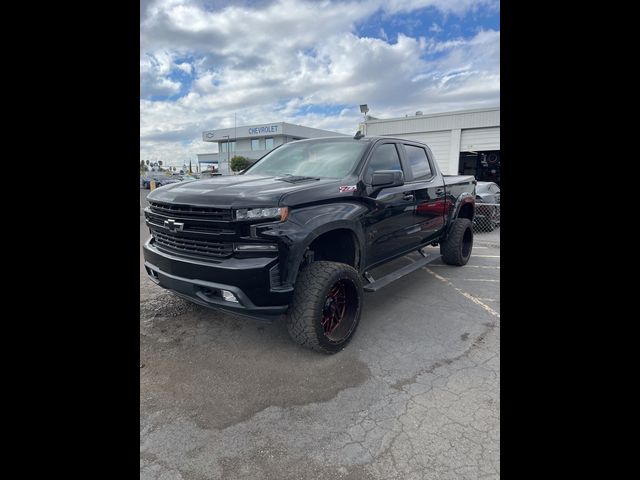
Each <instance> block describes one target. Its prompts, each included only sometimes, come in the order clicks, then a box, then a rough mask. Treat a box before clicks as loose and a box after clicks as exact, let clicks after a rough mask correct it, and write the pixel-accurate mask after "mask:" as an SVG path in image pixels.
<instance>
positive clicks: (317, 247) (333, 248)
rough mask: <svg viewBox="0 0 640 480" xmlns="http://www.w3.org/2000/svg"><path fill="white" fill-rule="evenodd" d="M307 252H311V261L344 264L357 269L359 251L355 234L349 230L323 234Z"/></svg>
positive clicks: (312, 243)
mask: <svg viewBox="0 0 640 480" xmlns="http://www.w3.org/2000/svg"><path fill="white" fill-rule="evenodd" d="M309 250H311V251H312V252H313V260H314V261H316V260H327V261H330V262H338V263H346V264H347V265H351V266H352V267H354V268H356V269H357V268H358V263H359V262H360V251H359V248H358V242H357V239H356V236H355V234H354V233H353V232H352V231H351V230H347V229H338V230H331V231H330V232H326V233H323V234H322V235H320V236H319V237H318V238H316V239H315V240H314V241H313V242H311V245H309Z"/></svg>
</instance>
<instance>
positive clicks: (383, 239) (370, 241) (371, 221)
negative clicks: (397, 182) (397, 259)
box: [362, 141, 416, 266]
mask: <svg viewBox="0 0 640 480" xmlns="http://www.w3.org/2000/svg"><path fill="white" fill-rule="evenodd" d="M378 170H402V171H403V172H404V169H403V167H402V163H401V161H400V154H399V152H398V146H397V145H396V144H395V142H393V141H383V142H380V143H378V144H376V146H375V147H374V149H373V151H372V152H371V155H370V156H369V159H368V161H367V164H366V165H365V167H364V169H363V172H364V173H363V176H362V179H363V181H364V183H365V184H367V185H368V186H369V188H370V186H371V176H372V174H373V172H375V171H378ZM404 174H405V175H407V172H404ZM370 200H371V201H372V202H373V203H374V205H373V208H372V209H371V211H370V212H369V213H368V214H367V216H366V217H365V231H366V235H367V245H368V249H367V254H366V264H367V266H371V265H373V264H376V263H380V262H382V261H384V260H385V259H387V258H389V257H392V256H394V255H396V254H398V253H402V252H404V251H406V250H408V249H410V248H411V246H412V245H413V244H414V243H415V241H416V240H415V237H414V234H415V232H414V230H415V228H414V227H415V218H414V214H413V213H414V210H415V196H414V194H413V186H412V185H408V184H405V185H402V186H400V187H391V188H383V189H382V190H380V191H379V192H377V193H376V194H374V195H373V196H371V197H370Z"/></svg>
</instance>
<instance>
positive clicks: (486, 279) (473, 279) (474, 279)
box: [462, 278, 500, 283]
mask: <svg viewBox="0 0 640 480" xmlns="http://www.w3.org/2000/svg"><path fill="white" fill-rule="evenodd" d="M462 280H464V281H465V282H496V283H497V282H499V281H500V280H490V279H488V278H463V279H462Z"/></svg>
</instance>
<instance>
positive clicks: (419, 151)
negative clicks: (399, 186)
mask: <svg viewBox="0 0 640 480" xmlns="http://www.w3.org/2000/svg"><path fill="white" fill-rule="evenodd" d="M404 151H405V152H406V153H407V161H408V162H409V166H410V168H411V172H412V173H413V179H414V180H424V179H425V178H429V177H431V176H432V172H431V166H430V165H429V158H428V157H427V151H426V150H425V149H424V148H421V147H416V146H415V145H406V144H405V146H404Z"/></svg>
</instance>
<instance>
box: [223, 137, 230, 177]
mask: <svg viewBox="0 0 640 480" xmlns="http://www.w3.org/2000/svg"><path fill="white" fill-rule="evenodd" d="M222 138H226V139H227V168H228V169H229V170H231V165H230V159H229V148H231V142H230V141H229V135H223V136H222Z"/></svg>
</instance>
